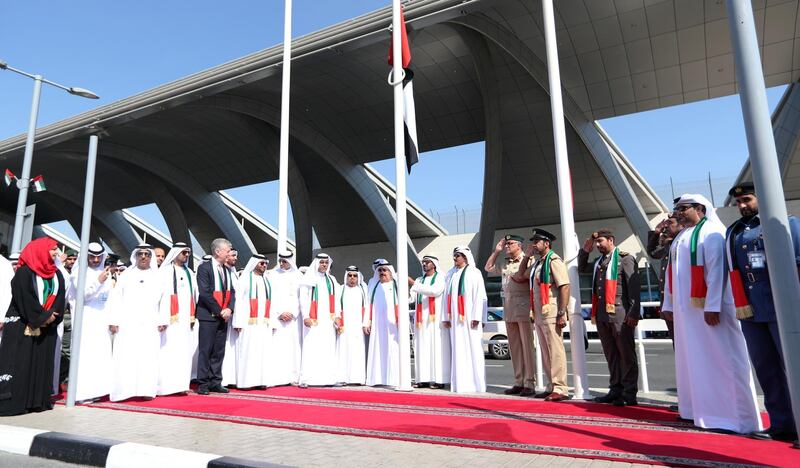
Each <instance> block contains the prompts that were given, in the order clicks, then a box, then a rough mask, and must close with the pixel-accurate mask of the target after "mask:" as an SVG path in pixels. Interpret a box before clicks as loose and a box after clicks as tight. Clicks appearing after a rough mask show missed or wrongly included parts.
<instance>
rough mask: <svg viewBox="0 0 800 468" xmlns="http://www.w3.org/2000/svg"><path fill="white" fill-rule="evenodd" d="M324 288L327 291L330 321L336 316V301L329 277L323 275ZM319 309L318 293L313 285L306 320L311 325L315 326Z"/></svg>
mask: <svg viewBox="0 0 800 468" xmlns="http://www.w3.org/2000/svg"><path fill="white" fill-rule="evenodd" d="M325 287H326V288H327V289H328V306H329V309H330V310H329V312H330V315H331V321H333V319H334V315H335V314H336V299H334V297H333V295H334V293H335V291H334V290H333V281H331V277H330V275H329V274H327V273H325ZM318 309H319V293H318V292H317V286H316V284H315V285H314V287H313V288H311V307H310V309H309V311H308V318H310V319H311V323H312V324H313V325H316V324H317V311H318Z"/></svg>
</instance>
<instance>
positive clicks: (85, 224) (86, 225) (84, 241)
mask: <svg viewBox="0 0 800 468" xmlns="http://www.w3.org/2000/svg"><path fill="white" fill-rule="evenodd" d="M98 139H99V138H98V136H97V135H91V136H90V137H89V155H88V157H87V158H86V188H85V190H84V193H83V218H81V250H80V256H79V257H78V259H79V260H80V263H79V264H78V265H76V266H75V267H76V268H77V269H78V285H77V286H78V288H77V291H78V292H77V293H76V294H75V310H74V311H72V337H71V340H72V347H71V354H72V355H71V358H70V361H69V380H68V381H67V408H72V407H73V406H75V392H76V391H77V390H78V363H79V362H80V356H81V355H80V353H81V334H82V329H83V311H84V301H85V299H86V297H85V294H84V291H85V290H86V272H87V270H88V269H89V263H88V259H89V238H90V237H91V227H92V202H93V200H94V178H95V171H96V168H97V144H98ZM65 280H67V281H69V278H65ZM106 281H111V280H110V279H107V280H106Z"/></svg>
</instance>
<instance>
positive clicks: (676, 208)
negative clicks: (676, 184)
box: [675, 205, 694, 213]
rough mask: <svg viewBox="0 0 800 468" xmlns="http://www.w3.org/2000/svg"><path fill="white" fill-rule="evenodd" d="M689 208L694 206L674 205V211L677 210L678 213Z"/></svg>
mask: <svg viewBox="0 0 800 468" xmlns="http://www.w3.org/2000/svg"><path fill="white" fill-rule="evenodd" d="M690 208H694V205H681V206H676V207H675V211H677V212H678V213H683V212H684V211H687V210H689V209H690Z"/></svg>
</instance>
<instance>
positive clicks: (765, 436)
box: [747, 431, 772, 440]
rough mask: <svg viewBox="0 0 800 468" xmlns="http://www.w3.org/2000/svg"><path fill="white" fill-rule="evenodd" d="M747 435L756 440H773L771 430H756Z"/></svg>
mask: <svg viewBox="0 0 800 468" xmlns="http://www.w3.org/2000/svg"><path fill="white" fill-rule="evenodd" d="M747 437H749V438H751V439H756V440H772V434H770V433H769V431H754V432H751V433H749V434H747Z"/></svg>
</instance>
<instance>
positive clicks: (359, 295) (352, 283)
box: [334, 265, 367, 385]
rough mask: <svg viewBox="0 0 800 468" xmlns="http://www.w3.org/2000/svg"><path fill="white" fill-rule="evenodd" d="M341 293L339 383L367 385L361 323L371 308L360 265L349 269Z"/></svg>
mask: <svg viewBox="0 0 800 468" xmlns="http://www.w3.org/2000/svg"><path fill="white" fill-rule="evenodd" d="M341 291H342V292H341V294H340V295H339V304H338V305H339V307H338V309H337V319H336V321H335V322H334V325H335V326H336V330H337V331H338V333H339V336H338V338H337V339H336V359H337V361H338V365H337V372H338V374H337V378H336V381H337V382H338V383H341V384H358V385H364V383H365V382H366V378H367V367H366V364H367V362H366V361H367V354H366V352H367V351H366V348H365V347H364V331H363V329H362V328H361V324H362V323H363V321H364V315H365V312H366V308H367V285H366V284H364V277H363V276H362V275H361V272H360V271H358V267H357V266H355V265H350V266H349V267H347V269H345V272H344V286H342V289H341Z"/></svg>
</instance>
